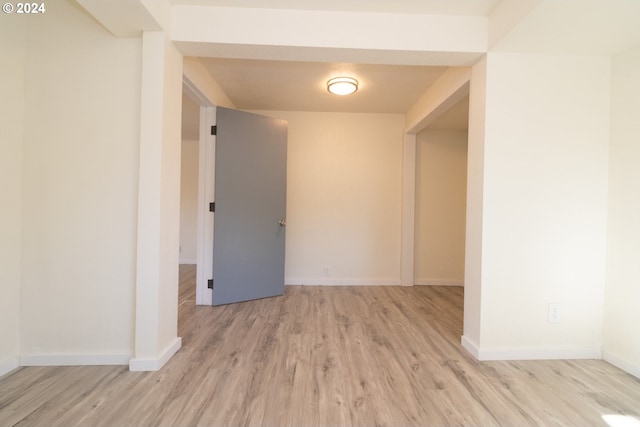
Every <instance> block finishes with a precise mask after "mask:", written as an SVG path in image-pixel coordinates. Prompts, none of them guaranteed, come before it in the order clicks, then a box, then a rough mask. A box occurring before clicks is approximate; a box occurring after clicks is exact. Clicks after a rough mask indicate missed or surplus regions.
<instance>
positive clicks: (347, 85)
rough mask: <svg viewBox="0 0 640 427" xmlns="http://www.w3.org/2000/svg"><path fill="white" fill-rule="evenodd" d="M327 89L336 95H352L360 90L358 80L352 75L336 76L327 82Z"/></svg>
mask: <svg viewBox="0 0 640 427" xmlns="http://www.w3.org/2000/svg"><path fill="white" fill-rule="evenodd" d="M327 90H328V91H329V92H331V93H333V94H334V95H350V94H352V93H353V92H355V91H357V90H358V81H357V80H356V79H354V78H351V77H336V78H333V79H331V80H329V81H328V82H327Z"/></svg>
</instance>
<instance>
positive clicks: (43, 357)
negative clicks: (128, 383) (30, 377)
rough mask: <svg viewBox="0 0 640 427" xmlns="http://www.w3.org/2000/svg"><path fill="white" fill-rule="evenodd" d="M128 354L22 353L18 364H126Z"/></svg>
mask: <svg viewBox="0 0 640 427" xmlns="http://www.w3.org/2000/svg"><path fill="white" fill-rule="evenodd" d="M130 358H131V355H130V354H24V355H22V356H20V366H81V365H89V366H101V365H126V364H128V363H129V359H130Z"/></svg>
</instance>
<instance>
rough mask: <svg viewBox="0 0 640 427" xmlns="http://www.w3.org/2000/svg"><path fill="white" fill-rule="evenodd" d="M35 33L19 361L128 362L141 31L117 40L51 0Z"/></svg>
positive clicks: (30, 56) (32, 25)
mask: <svg viewBox="0 0 640 427" xmlns="http://www.w3.org/2000/svg"><path fill="white" fill-rule="evenodd" d="M14 18H15V17H14ZM23 22H26V21H23ZM28 32H29V36H28V45H27V61H26V70H25V81H26V82H28V84H27V85H26V87H25V92H26V98H25V102H26V104H25V115H24V117H25V118H28V120H29V122H28V123H26V125H25V131H24V169H23V181H24V193H23V207H22V212H23V224H22V230H23V239H22V266H23V268H22V281H23V285H22V302H21V320H20V324H21V354H22V355H23V359H22V362H23V363H25V364H39V363H46V364H57V363H62V364H64V363H127V361H128V358H129V356H130V355H131V354H132V350H133V349H132V345H133V332H134V329H133V325H134V296H135V295H134V277H135V245H136V241H135V239H136V212H137V206H136V201H137V190H136V187H137V170H138V138H139V108H140V107H139V106H140V103H139V96H140V40H136V39H115V38H114V37H113V36H112V35H111V34H109V33H108V32H107V31H106V30H105V29H104V28H103V27H102V26H100V25H99V24H98V23H97V22H95V21H94V20H93V18H91V17H89V16H88V15H86V14H85V13H84V12H83V11H82V10H81V9H80V8H79V7H78V6H77V5H76V4H75V3H74V2H70V1H60V2H50V3H47V12H46V14H44V15H41V16H37V17H33V19H29V24H28Z"/></svg>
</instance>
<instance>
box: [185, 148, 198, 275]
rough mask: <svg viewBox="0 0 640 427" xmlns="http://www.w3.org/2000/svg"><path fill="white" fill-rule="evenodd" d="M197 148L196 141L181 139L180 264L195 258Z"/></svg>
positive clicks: (193, 260) (193, 262)
mask: <svg viewBox="0 0 640 427" xmlns="http://www.w3.org/2000/svg"><path fill="white" fill-rule="evenodd" d="M198 150H199V147H198V141H193V140H183V141H182V148H181V151H182V155H181V168H180V264H195V263H196V258H197V243H198V239H197V228H198Z"/></svg>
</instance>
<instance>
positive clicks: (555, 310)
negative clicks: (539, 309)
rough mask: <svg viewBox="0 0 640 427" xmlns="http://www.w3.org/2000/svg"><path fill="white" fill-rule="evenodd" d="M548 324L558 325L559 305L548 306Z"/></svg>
mask: <svg viewBox="0 0 640 427" xmlns="http://www.w3.org/2000/svg"><path fill="white" fill-rule="evenodd" d="M547 320H548V321H549V323H560V304H555V303H551V304H549V317H548V319H547Z"/></svg>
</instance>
